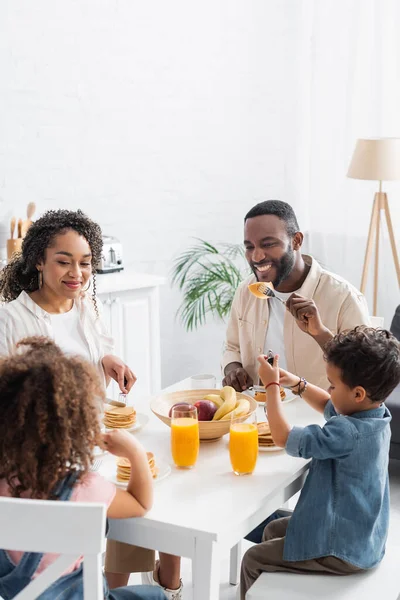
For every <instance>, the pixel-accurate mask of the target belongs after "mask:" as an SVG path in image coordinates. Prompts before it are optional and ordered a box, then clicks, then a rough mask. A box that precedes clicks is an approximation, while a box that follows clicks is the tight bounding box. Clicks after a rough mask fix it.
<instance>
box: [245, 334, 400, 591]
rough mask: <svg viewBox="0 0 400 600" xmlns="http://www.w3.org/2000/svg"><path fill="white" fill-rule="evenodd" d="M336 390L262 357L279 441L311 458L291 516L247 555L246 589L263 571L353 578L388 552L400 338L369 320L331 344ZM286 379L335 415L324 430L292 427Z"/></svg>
mask: <svg viewBox="0 0 400 600" xmlns="http://www.w3.org/2000/svg"><path fill="white" fill-rule="evenodd" d="M324 355H325V360H326V363H327V364H326V372H327V377H328V380H329V383H330V387H329V390H328V392H325V391H323V390H322V389H320V388H318V387H315V386H313V385H309V384H307V382H306V381H305V380H304V379H300V380H299V378H298V377H297V376H295V375H292V374H291V373H288V372H286V371H283V370H280V369H279V367H278V356H276V357H275V359H274V364H273V366H271V365H270V364H268V362H267V360H266V359H265V358H264V357H263V356H260V357H259V358H258V361H259V363H260V370H259V374H260V377H261V379H262V381H263V383H264V385H265V387H266V390H267V400H266V405H265V409H266V411H268V422H269V425H270V428H271V434H272V438H273V440H274V442H275V444H276V445H277V446H281V447H282V448H286V451H287V453H288V454H290V455H291V456H299V457H302V458H311V459H312V461H311V465H310V471H309V475H308V477H307V480H306V483H305V485H304V488H303V490H302V492H301V496H300V498H299V501H298V503H297V506H296V508H295V510H294V512H293V515H292V516H291V517H286V518H283V519H277V520H274V521H272V522H270V523H269V524H268V525H267V526H266V528H265V530H264V534H263V541H262V543H261V544H257V545H255V546H253V547H252V548H250V549H249V550H248V551H247V552H246V554H245V556H244V558H243V562H242V571H241V581H240V586H241V589H240V592H241V600H245V595H246V592H247V590H248V589H249V588H250V587H251V586H252V584H253V583H254V582H255V580H256V579H257V578H258V577H259V575H260V574H261V573H262V572H263V571H269V572H272V571H289V572H291V573H307V572H308V573H309V572H319V573H331V574H337V575H348V574H351V573H356V572H358V571H363V570H365V569H370V568H371V567H374V566H375V565H377V564H378V563H379V562H380V561H381V560H382V557H383V555H384V551H385V542H386V537H387V531H388V520H389V482H388V456H389V443H390V427H389V423H390V420H391V416H390V413H389V411H388V410H387V408H386V407H385V405H384V404H383V402H384V401H385V399H386V398H387V397H388V396H389V394H390V393H391V392H392V391H393V390H394V388H395V387H396V386H397V385H398V383H399V382H400V344H399V342H398V341H397V340H396V339H395V337H394V336H393V335H392V334H391V333H389V332H388V331H385V330H382V329H373V328H370V327H365V326H360V327H356V328H355V329H353V330H351V331H347V332H343V333H340V334H338V335H337V336H336V337H334V338H333V339H332V340H331V341H330V342H328V344H327V345H326V347H325V350H324ZM279 385H283V386H285V387H291V388H292V389H293V392H294V393H296V394H298V395H299V396H301V397H303V398H304V400H306V401H307V402H308V404H310V405H311V406H312V407H313V408H315V410H317V411H319V412H322V413H323V414H324V416H325V418H326V421H327V422H326V424H325V426H324V427H322V428H321V427H319V426H318V425H309V426H308V427H293V428H291V427H290V425H289V423H288V422H287V421H286V419H285V417H284V414H283V411H282V406H281V400H280V394H279Z"/></svg>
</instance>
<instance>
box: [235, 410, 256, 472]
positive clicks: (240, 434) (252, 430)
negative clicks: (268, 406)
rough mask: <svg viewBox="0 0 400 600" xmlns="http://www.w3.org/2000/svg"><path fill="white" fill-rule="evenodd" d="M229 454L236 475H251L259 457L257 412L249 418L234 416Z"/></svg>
mask: <svg viewBox="0 0 400 600" xmlns="http://www.w3.org/2000/svg"><path fill="white" fill-rule="evenodd" d="M229 455H230V458H231V465H232V469H233V472H234V473H235V475H251V473H252V472H253V471H254V469H255V466H256V463H257V457H258V430H257V416H256V414H255V413H253V414H252V415H249V416H248V417H247V419H243V418H242V419H241V418H236V419H235V418H232V421H231V427H230V433H229Z"/></svg>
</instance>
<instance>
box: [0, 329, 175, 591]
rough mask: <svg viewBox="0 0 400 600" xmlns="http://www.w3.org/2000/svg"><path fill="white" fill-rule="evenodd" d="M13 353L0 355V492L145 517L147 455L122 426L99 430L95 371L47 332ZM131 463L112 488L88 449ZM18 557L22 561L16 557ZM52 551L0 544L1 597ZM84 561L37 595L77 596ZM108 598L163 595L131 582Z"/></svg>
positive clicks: (147, 506)
mask: <svg viewBox="0 0 400 600" xmlns="http://www.w3.org/2000/svg"><path fill="white" fill-rule="evenodd" d="M18 350H19V352H18V353H15V354H12V355H11V356H9V357H8V358H3V359H1V360H0V397H1V399H2V419H1V420H0V495H1V496H12V497H14V498H36V499H51V500H57V499H59V500H70V501H71V502H79V501H80V502H103V503H104V504H106V506H107V516H108V517H111V518H130V517H139V516H143V515H144V514H145V513H146V512H147V511H148V510H149V509H150V507H151V504H152V488H153V486H152V478H151V473H150V469H149V468H148V462H147V456H146V453H145V451H144V449H143V448H142V447H141V445H140V444H139V443H138V442H137V441H136V440H135V438H134V437H133V436H131V435H129V434H128V433H127V432H121V431H116V432H112V433H110V434H105V435H104V436H102V435H101V432H100V425H99V418H98V414H99V411H98V406H97V403H98V402H99V399H100V400H104V390H103V388H102V386H101V385H100V383H99V379H98V376H97V374H96V371H95V369H94V368H93V367H92V366H91V365H90V364H89V363H87V362H86V361H84V360H82V359H80V358H78V357H71V358H68V357H66V356H65V355H64V354H63V353H62V352H61V350H60V348H58V347H57V346H56V345H55V344H54V343H53V342H52V341H50V340H48V339H46V338H39V337H36V338H27V339H25V340H22V341H21V342H20V343H19V344H18ZM98 444H102V445H103V446H105V447H106V448H107V450H108V451H109V452H111V453H112V454H115V455H117V456H124V457H126V458H127V459H128V460H129V461H130V463H131V476H130V481H129V484H128V487H127V490H126V491H124V490H121V489H116V488H115V487H114V485H113V484H111V483H109V482H107V481H106V480H105V479H103V478H102V477H101V476H100V475H99V474H98V473H94V472H90V465H91V461H92V458H93V450H94V447H95V446H96V445H98ZM23 556H24V560H23V561H22V557H23ZM56 558H57V556H56V555H51V554H44V555H39V556H38V555H35V554H33V553H26V554H25V555H24V554H23V553H22V552H7V550H6V549H1V550H0V595H1V597H3V598H4V600H10V599H11V598H13V597H14V596H15V595H16V594H17V593H18V592H19V591H20V590H21V587H23V586H24V583H23V582H24V581H26V579H27V578H28V579H30V578H32V577H35V576H36V575H38V574H39V573H40V572H41V571H43V570H44V569H46V568H47V567H48V566H49V565H50V564H51V563H52V562H54V560H55V559H56ZM81 563H82V559H79V560H78V561H77V562H75V563H74V564H71V565H70V567H69V568H68V569H67V571H66V572H65V573H64V574H63V576H62V577H61V578H60V579H59V580H58V581H57V582H55V583H54V584H53V585H52V586H50V588H49V589H48V590H46V592H44V593H43V594H41V595H40V600H54V599H55V598H58V597H59V596H60V595H61V594H62V598H63V599H65V600H80V599H83V578H82V565H81ZM104 598H105V599H107V600H128V599H131V600H133V599H143V600H144V599H147V600H150V599H151V600H161V599H165V595H164V593H163V591H162V590H161V589H160V588H154V587H153V588H152V587H148V586H133V587H125V588H119V589H116V590H113V591H112V592H110V591H109V590H108V586H107V583H106V580H105V579H104Z"/></svg>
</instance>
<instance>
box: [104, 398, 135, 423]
mask: <svg viewBox="0 0 400 600" xmlns="http://www.w3.org/2000/svg"><path fill="white" fill-rule="evenodd" d="M135 422H136V411H135V409H134V408H133V406H112V404H105V406H104V418H103V423H104V425H105V426H106V427H108V429H129V428H130V427H132V425H134V424H135Z"/></svg>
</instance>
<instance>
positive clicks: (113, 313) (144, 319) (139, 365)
mask: <svg viewBox="0 0 400 600" xmlns="http://www.w3.org/2000/svg"><path fill="white" fill-rule="evenodd" d="M164 283H165V279H164V278H163V277H157V276H153V275H146V274H142V273H135V272H134V271H131V270H129V269H126V270H124V271H121V272H119V273H110V274H97V275H96V285H97V294H98V297H99V299H100V300H101V302H102V304H103V319H104V321H105V323H106V325H107V327H108V329H109V332H110V334H111V335H112V337H113V338H114V340H115V354H116V355H117V356H119V357H120V358H122V360H123V361H124V362H126V364H127V365H129V367H130V368H131V369H132V371H133V372H134V373H135V375H136V377H137V382H136V384H135V386H134V390H133V392H134V395H135V397H140V396H148V395H151V394H155V393H157V392H158V391H159V390H160V389H161V355H160V311H159V287H160V286H161V285H163V284H164ZM118 393H119V388H118V386H117V384H116V383H115V382H111V383H110V385H109V387H108V389H107V396H108V397H110V398H114V399H117V398H118Z"/></svg>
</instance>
